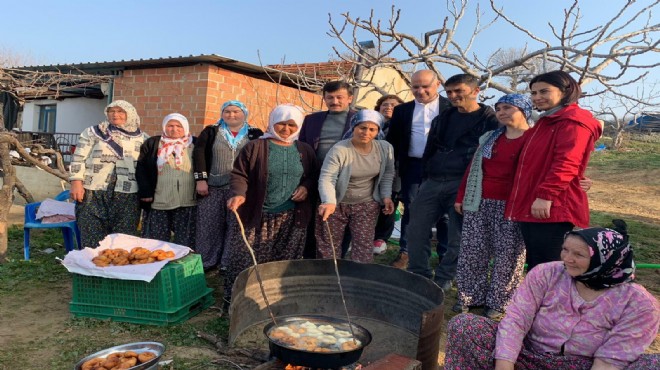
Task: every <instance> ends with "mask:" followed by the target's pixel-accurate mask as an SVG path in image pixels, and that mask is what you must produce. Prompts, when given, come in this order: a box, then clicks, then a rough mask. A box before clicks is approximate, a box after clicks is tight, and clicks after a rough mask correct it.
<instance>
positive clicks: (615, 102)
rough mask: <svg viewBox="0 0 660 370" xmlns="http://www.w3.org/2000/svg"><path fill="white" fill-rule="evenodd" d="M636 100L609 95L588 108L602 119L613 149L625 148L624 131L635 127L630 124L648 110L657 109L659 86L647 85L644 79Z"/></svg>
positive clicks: (659, 93)
mask: <svg viewBox="0 0 660 370" xmlns="http://www.w3.org/2000/svg"><path fill="white" fill-rule="evenodd" d="M640 82H641V83H640V84H639V87H638V88H637V93H636V95H635V98H634V99H628V98H626V97H624V96H623V94H613V93H607V94H602V95H600V96H598V101H597V102H595V103H594V104H592V105H591V106H589V107H588V108H589V109H590V110H591V111H592V112H593V113H594V115H595V116H596V117H597V118H602V119H603V120H604V121H605V124H606V125H607V126H609V127H606V130H605V132H606V133H607V132H608V131H609V132H610V133H611V135H612V148H614V149H620V148H621V147H622V146H623V140H624V131H625V130H626V129H628V128H632V127H634V123H633V125H629V122H630V121H631V120H632V121H634V119H635V118H636V117H637V116H639V115H641V114H642V112H644V111H645V110H646V109H648V108H653V107H657V106H658V104H660V91H658V89H657V84H655V83H653V84H646V83H645V81H644V79H642V80H641V81H640Z"/></svg>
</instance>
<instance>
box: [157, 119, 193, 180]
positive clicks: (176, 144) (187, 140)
mask: <svg viewBox="0 0 660 370" xmlns="http://www.w3.org/2000/svg"><path fill="white" fill-rule="evenodd" d="M172 120H174V121H178V122H179V123H181V126H183V131H184V136H183V137H182V138H179V139H173V138H169V137H167V136H166V134H165V126H166V125H167V122H169V121H172ZM162 127H163V135H162V136H161V137H160V144H159V145H158V155H157V159H156V166H157V167H158V172H161V171H162V170H163V166H165V163H167V159H168V158H169V157H170V156H171V155H172V153H174V167H175V168H176V169H179V167H180V166H181V164H182V163H183V151H184V150H185V149H186V148H187V147H189V146H190V144H192V136H190V126H189V124H188V119H187V118H186V117H185V116H184V115H182V114H179V113H172V114H168V115H167V116H165V118H163V124H162Z"/></svg>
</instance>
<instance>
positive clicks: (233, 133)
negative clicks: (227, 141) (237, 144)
mask: <svg viewBox="0 0 660 370" xmlns="http://www.w3.org/2000/svg"><path fill="white" fill-rule="evenodd" d="M229 132H231V135H232V136H233V137H236V136H237V135H238V131H236V132H234V131H229Z"/></svg>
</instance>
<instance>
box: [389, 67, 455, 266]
mask: <svg viewBox="0 0 660 370" xmlns="http://www.w3.org/2000/svg"><path fill="white" fill-rule="evenodd" d="M439 88H440V80H439V79H438V76H437V75H436V74H435V72H433V71H430V70H421V71H417V72H415V73H414V74H413V75H412V78H411V91H412V94H413V96H414V97H415V100H412V101H409V102H407V103H403V104H400V105H398V106H397V107H395V108H394V113H393V114H392V119H391V121H390V129H389V132H388V133H387V141H389V142H390V143H391V144H392V146H393V147H394V159H395V161H396V162H397V163H398V175H399V177H400V178H401V192H400V194H401V201H402V202H403V206H404V213H403V218H402V219H401V237H400V239H399V246H400V251H399V255H398V256H397V258H396V260H394V262H392V266H394V267H397V268H402V269H405V268H406V267H407V266H408V243H407V242H408V236H407V226H408V223H409V221H410V204H411V203H412V202H413V200H414V199H415V196H416V195H417V191H418V189H419V185H420V184H421V182H422V155H423V154H424V147H425V146H426V139H427V136H428V132H429V130H430V128H431V122H432V121H433V119H434V118H435V117H436V116H438V115H439V114H440V113H442V112H443V111H444V110H446V109H447V108H449V107H450V106H451V104H450V103H449V100H447V99H446V98H444V97H442V96H440V95H439V94H438V89H439ZM441 216H442V215H441ZM429 232H430V229H429ZM436 235H437V240H438V255H440V256H441V255H442V254H443V247H446V244H447V222H446V218H444V217H441V219H440V220H439V222H438V223H437V225H436ZM429 247H430V246H429Z"/></svg>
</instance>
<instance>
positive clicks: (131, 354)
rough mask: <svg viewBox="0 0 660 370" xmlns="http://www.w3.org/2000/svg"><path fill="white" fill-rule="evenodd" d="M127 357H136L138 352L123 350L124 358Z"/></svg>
mask: <svg viewBox="0 0 660 370" xmlns="http://www.w3.org/2000/svg"><path fill="white" fill-rule="evenodd" d="M128 357H138V354H137V352H133V351H126V352H124V358H128Z"/></svg>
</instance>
